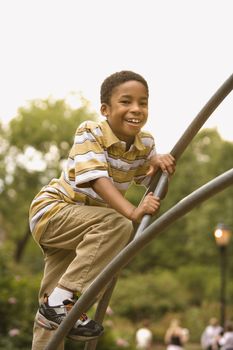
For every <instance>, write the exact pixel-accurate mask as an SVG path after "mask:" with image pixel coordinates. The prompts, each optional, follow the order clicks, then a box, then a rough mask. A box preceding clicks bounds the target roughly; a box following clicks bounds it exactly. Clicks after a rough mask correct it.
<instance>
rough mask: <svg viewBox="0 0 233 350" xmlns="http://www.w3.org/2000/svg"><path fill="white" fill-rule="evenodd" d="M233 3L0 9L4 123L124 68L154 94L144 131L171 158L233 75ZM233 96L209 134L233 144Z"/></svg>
mask: <svg viewBox="0 0 233 350" xmlns="http://www.w3.org/2000/svg"><path fill="white" fill-rule="evenodd" d="M232 14H233V0H7V1H6V0H5V1H4V0H0V47H1V53H0V120H2V121H4V122H6V121H8V120H9V119H10V118H12V117H14V116H15V115H16V111H17V109H18V107H20V106H25V105H26V103H27V101H28V100H32V99H36V98H47V97H48V96H54V97H55V98H65V97H66V96H67V95H68V94H69V93H70V92H82V94H83V96H84V97H85V98H87V99H88V100H89V101H90V102H91V104H92V106H93V108H94V109H95V110H96V111H97V112H98V111H99V88H100V84H101V83H102V81H103V80H104V79H105V78H106V76H108V75H109V74H111V73H114V72H115V71H119V70H122V69H129V70H134V71H136V72H138V73H140V74H142V75H143V76H144V77H145V78H146V80H147V81H148V84H149V87H150V118H149V121H148V123H147V125H146V127H145V129H146V130H148V131H151V132H152V133H153V135H154V136H155V139H156V144H157V148H158V151H160V152H167V151H170V150H171V148H172V147H173V146H174V145H175V143H176V142H177V141H178V139H179V137H180V136H181V135H182V133H183V132H184V130H185V129H186V127H187V126H188V125H189V124H190V123H191V121H192V120H193V119H194V117H195V116H196V115H197V114H198V112H199V111H200V110H201V108H202V107H203V106H204V104H205V103H206V102H207V101H208V100H209V98H210V97H211V96H212V95H213V94H214V93H215V92H216V90H217V89H218V88H219V87H220V86H221V85H222V84H223V83H224V81H225V80H226V79H227V78H228V77H229V76H230V75H231V74H232V71H233V69H232V66H233V20H232ZM232 114H233V92H232V93H231V94H230V95H229V96H228V97H227V98H226V99H225V100H224V101H223V103H222V104H221V106H219V107H218V109H217V110H216V111H215V112H214V113H213V115H212V116H211V117H210V119H209V121H208V122H207V123H206V124H205V127H217V128H218V130H219V132H220V133H221V135H222V137H223V138H225V139H228V140H231V141H233V132H232V131H233V126H232Z"/></svg>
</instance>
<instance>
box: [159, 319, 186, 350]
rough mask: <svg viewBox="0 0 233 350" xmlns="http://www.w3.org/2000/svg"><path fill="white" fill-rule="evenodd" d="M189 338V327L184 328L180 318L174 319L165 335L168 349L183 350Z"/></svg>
mask: <svg viewBox="0 0 233 350" xmlns="http://www.w3.org/2000/svg"><path fill="white" fill-rule="evenodd" d="M188 339H189V331H188V329H187V328H182V327H181V326H180V321H179V320H178V319H173V320H172V321H171V323H170V326H169V328H168V329H167V331H166V333H165V337H164V341H165V344H167V350H182V349H183V347H184V344H185V343H186V342H187V341H188Z"/></svg>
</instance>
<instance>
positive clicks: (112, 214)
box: [32, 204, 133, 350]
mask: <svg viewBox="0 0 233 350" xmlns="http://www.w3.org/2000/svg"><path fill="white" fill-rule="evenodd" d="M132 234H133V225H132V223H131V221H130V220H128V219H127V218H125V217H124V216H122V215H121V214H119V213H117V212H116V211H115V210H114V209H109V208H103V207H91V206H79V205H70V204H69V205H67V206H66V207H64V208H63V209H62V210H61V211H60V212H58V213H57V214H56V215H55V216H54V217H53V218H52V219H51V220H50V222H49V224H48V226H47V227H46V230H45V232H44V233H43V235H42V237H41V240H40V242H38V243H39V244H40V245H41V246H42V248H43V251H44V260H45V269H44V276H43V279H42V282H41V288H40V292H39V299H40V301H41V300H42V299H43V295H44V293H47V294H48V295H50V294H51V292H52V291H53V289H54V288H55V287H56V286H57V284H58V283H59V284H60V285H62V286H64V287H66V288H68V289H70V290H73V291H74V292H78V293H81V294H82V293H83V292H85V290H86V289H87V288H88V286H89V285H90V284H91V282H92V281H93V280H94V279H95V278H96V276H97V275H98V274H99V273H100V272H101V271H102V270H103V268H104V267H105V266H106V265H107V264H108V263H109V262H110V261H111V260H112V258H113V257H114V256H116V255H117V254H118V253H119V252H120V251H121V250H122V248H124V247H125V246H126V244H127V243H128V242H129V241H130V239H131V238H132ZM53 333H54V332H53V331H46V330H44V329H42V328H40V327H38V326H36V325H35V326H34V333H33V346H32V349H33V350H43V349H44V347H45V344H47V343H48V340H49V337H50V336H52V335H53ZM61 349H63V345H61V348H59V350H61Z"/></svg>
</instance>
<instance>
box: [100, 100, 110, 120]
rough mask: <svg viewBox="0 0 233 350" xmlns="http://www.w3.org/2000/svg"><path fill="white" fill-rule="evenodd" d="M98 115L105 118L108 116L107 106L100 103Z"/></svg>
mask: <svg viewBox="0 0 233 350" xmlns="http://www.w3.org/2000/svg"><path fill="white" fill-rule="evenodd" d="M100 113H101V114H102V115H103V116H104V117H107V116H108V114H109V106H108V105H107V103H102V105H101V107H100Z"/></svg>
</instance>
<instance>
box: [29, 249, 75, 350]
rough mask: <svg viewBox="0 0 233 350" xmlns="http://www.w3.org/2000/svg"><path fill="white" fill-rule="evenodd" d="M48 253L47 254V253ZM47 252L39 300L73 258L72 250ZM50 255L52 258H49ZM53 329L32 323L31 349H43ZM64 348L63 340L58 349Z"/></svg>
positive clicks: (49, 290)
mask: <svg viewBox="0 0 233 350" xmlns="http://www.w3.org/2000/svg"><path fill="white" fill-rule="evenodd" d="M48 253H49V255H47V254H48ZM48 253H46V251H45V258H44V260H45V269H44V278H43V283H42V286H41V289H40V292H39V300H40V302H42V301H43V296H44V293H45V291H46V292H48V293H50V292H52V290H53V289H54V288H55V287H56V285H57V282H58V280H59V279H60V277H61V276H62V275H63V273H64V272H65V270H66V269H67V266H68V265H69V264H70V262H71V261H72V260H73V258H74V252H73V251H67V250H61V249H59V250H58V249H51V250H50V251H49V252H48ZM51 257H52V259H51ZM54 332H55V331H49V330H46V329H44V328H42V327H40V326H38V325H37V324H36V322H35V323H34V327H33V341H32V350H44V348H45V345H47V344H48V342H49V340H50V338H51V337H52V336H53V335H54ZM63 349H64V341H63V342H62V343H61V345H60V346H59V348H58V350H63Z"/></svg>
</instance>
